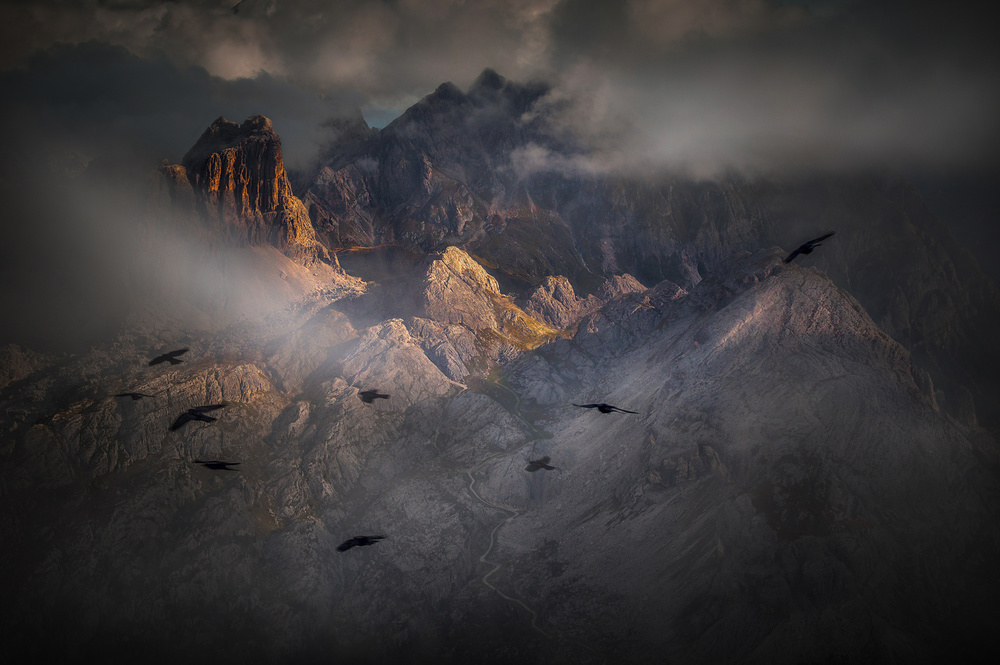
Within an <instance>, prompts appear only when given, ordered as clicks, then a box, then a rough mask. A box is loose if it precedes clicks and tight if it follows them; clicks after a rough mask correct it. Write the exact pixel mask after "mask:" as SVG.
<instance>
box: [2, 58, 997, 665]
mask: <svg viewBox="0 0 1000 665" xmlns="http://www.w3.org/2000/svg"><path fill="white" fill-rule="evenodd" d="M549 92H550V90H549V89H548V87H547V86H545V85H543V84H519V83H516V82H512V81H508V80H506V79H504V78H503V77H501V76H499V75H498V74H496V72H493V71H492V70H487V71H485V72H484V73H483V74H482V75H481V76H480V77H479V79H477V80H476V82H475V83H474V84H473V85H472V86H471V87H470V88H469V89H468V90H467V91H462V90H460V89H458V88H457V87H456V86H454V85H451V84H444V85H442V86H440V87H439V88H438V89H437V90H436V91H434V92H433V93H432V94H430V95H428V96H427V97H426V98H425V99H423V100H421V101H420V102H419V103H417V104H416V105H414V106H413V107H411V108H410V109H409V110H408V111H407V112H406V113H404V114H403V115H402V116H401V117H400V118H398V119H397V120H395V121H394V122H393V123H391V124H389V125H388V126H386V127H385V128H383V129H381V130H377V129H373V128H370V127H368V125H367V124H366V123H365V122H364V120H363V118H362V117H361V116H360V114H356V115H354V116H350V115H349V116H347V117H343V118H338V119H336V120H335V121H331V123H330V126H331V127H332V128H334V129H335V130H336V136H335V139H334V140H333V141H331V143H330V144H329V145H327V146H325V148H324V150H323V152H322V156H321V159H320V161H319V162H318V163H317V164H316V165H315V167H314V168H312V169H309V170H306V171H302V172H298V173H293V174H288V173H286V171H285V169H284V166H283V157H282V154H281V143H280V139H279V138H278V136H277V134H276V133H275V132H274V128H273V127H272V125H271V123H270V121H269V120H268V119H267V118H266V117H264V116H253V117H251V118H248V119H247V120H245V121H244V122H242V123H235V122H230V121H228V120H226V119H225V118H219V119H218V120H216V121H215V122H214V123H212V125H211V126H210V127H209V128H208V129H207V130H206V131H205V133H204V134H203V135H202V136H201V138H200V139H198V140H197V142H196V143H195V144H194V147H193V148H192V149H191V150H190V151H189V152H188V153H187V154H186V155H185V157H184V158H183V160H182V163H181V164H169V163H164V164H163V165H161V166H160V167H159V168H158V169H156V170H155V172H153V173H152V174H151V175H150V176H149V177H148V178H147V179H146V180H145V185H144V186H145V187H146V190H145V191H144V193H143V195H142V196H141V197H140V198H141V215H139V218H140V222H139V230H138V231H137V236H136V237H137V240H136V244H134V245H131V246H132V247H138V248H140V250H141V251H139V253H138V255H137V256H138V258H136V259H135V265H134V266H132V269H131V270H132V272H130V275H132V280H133V281H132V282H130V284H131V286H130V288H131V289H132V297H133V300H132V301H131V303H130V305H129V314H128V316H127V317H126V319H125V324H124V325H123V326H122V327H121V328H120V329H119V330H118V332H117V333H116V334H115V335H114V336H113V337H112V338H109V339H107V340H105V341H103V342H102V343H101V344H98V345H95V346H94V347H93V348H91V349H90V350H89V351H85V352H80V353H73V354H61V355H60V354H54V353H49V352H45V351H44V350H38V349H33V348H30V345H26V344H20V345H13V344H12V345H7V346H5V347H4V348H3V349H2V350H0V403H2V405H3V408H2V419H0V428H2V431H3V432H4V433H5V434H4V436H3V439H2V447H0V460H2V464H0V497H2V500H0V505H2V506H3V509H2V511H0V519H2V520H3V522H2V531H3V533H4V539H3V546H2V547H0V557H2V561H3V565H2V566H0V571H2V575H3V585H4V588H5V589H6V590H7V594H6V595H7V596H8V601H7V602H6V603H5V604H4V606H3V617H2V619H3V624H4V626H5V629H4V630H5V635H6V638H5V641H6V643H7V644H8V645H9V646H10V648H11V649H12V650H13V651H20V652H22V653H24V654H25V655H26V656H27V657H30V658H34V659H40V658H43V657H62V658H66V657H69V656H72V657H73V658H83V657H88V656H93V657H98V658H101V659H103V660H106V661H112V662H118V661H125V660H135V659H137V658H139V659H141V660H144V661H154V662H158V661H162V662H173V661H175V660H177V659H182V658H183V659H185V660H189V661H192V660H193V661H206V662H207V661H209V660H211V661H218V660H220V659H221V660H225V661H236V660H241V661H246V660H248V659H249V660H251V661H260V662H275V661H280V662H312V661H318V660H324V661H327V660H337V661H342V662H418V661H423V660H427V661H430V660H434V661H435V662H455V663H458V662H474V661H477V662H525V661H527V662H542V661H546V662H556V663H560V662H566V663H570V662H572V663H605V662H607V663H610V662H636V663H647V662H650V663H652V662H684V663H687V662H705V663H746V662H760V663H765V662H766V663H801V662H927V663H930V662H937V661H939V660H942V659H945V658H948V659H958V658H972V657H974V656H976V655H977V654H978V653H980V650H981V649H982V648H983V647H984V646H985V645H987V644H988V640H989V635H990V632H989V631H990V628H991V627H992V626H993V625H994V624H995V621H996V610H995V609H993V604H994V603H993V599H994V597H995V595H996V592H997V590H998V583H1000V578H998V576H997V574H996V571H995V566H994V565H993V562H994V561H995V560H996V557H997V554H998V550H1000V538H998V536H1000V533H998V530H997V526H996V525H997V524H998V523H1000V522H998V517H1000V515H998V512H1000V502H998V498H1000V497H998V490H1000V486H998V471H1000V464H998V462H1000V458H998V454H997V445H996V440H995V436H994V432H995V428H996V425H997V423H996V422H995V417H996V416H995V414H997V413H1000V410H998V409H997V408H995V407H996V406H997V400H998V399H1000V392H998V389H997V382H996V380H995V376H996V371H995V370H996V369H997V365H998V360H1000V358H998V356H997V348H996V345H995V344H992V343H991V341H990V339H991V332H992V330H993V329H994V326H995V325H996V323H997V320H998V317H1000V299H998V296H997V292H996V289H995V287H994V286H993V285H992V284H991V283H990V281H989V280H988V279H987V278H986V277H984V276H983V275H982V273H981V272H980V271H979V269H978V267H977V266H976V263H975V261H974V260H973V259H972V257H971V255H970V254H969V253H968V252H967V251H966V250H965V249H963V248H962V247H961V246H959V245H958V244H957V243H956V242H955V241H953V240H952V239H951V237H950V235H949V234H948V232H947V229H946V227H945V226H944V225H943V224H942V223H941V222H940V221H939V220H938V219H936V218H935V217H934V216H933V215H932V214H931V213H930V212H929V211H928V209H927V208H926V206H924V205H923V203H922V201H921V199H920V196H919V193H918V191H917V190H916V189H915V188H913V187H912V186H910V185H909V184H908V183H906V182H905V181H904V180H902V179H899V178H896V177H893V176H891V175H886V174H884V173H868V174H861V175H858V174H855V175H851V176H845V175H841V176H830V175H825V176H820V175H809V176H801V177H789V176H785V177H783V178H781V179H776V178H771V179H764V178H750V177H748V176H740V175H735V174H734V175H731V176H728V177H726V178H720V179H717V180H713V181H698V180H693V179H690V178H684V177H682V176H678V175H671V174H662V173H657V172H653V171H650V172H645V173H637V172H624V171H612V170H608V171H607V172H602V171H599V170H594V169H591V168H581V167H579V166H575V165H579V164H583V163H593V158H594V156H595V155H594V153H593V147H592V146H589V145H588V144H587V143H586V142H585V141H583V140H581V139H580V138H579V137H576V136H574V135H573V134H572V133H571V132H569V131H567V129H566V126H565V125H563V124H561V123H560V122H558V120H559V115H558V111H559V109H558V105H554V104H553V103H552V100H551V98H550V96H549ZM529 158H530V159H529ZM143 225H145V226H143ZM832 230H835V231H836V235H835V236H833V238H831V239H830V240H828V241H826V242H825V243H824V246H823V247H821V248H819V249H817V251H816V252H815V253H814V254H811V255H809V256H800V257H799V258H798V259H796V261H794V262H791V263H786V262H785V261H784V258H785V257H786V255H787V254H788V250H790V249H792V248H793V247H795V246H797V245H798V244H799V243H801V242H803V241H805V240H808V239H809V238H812V237H816V236H818V235H821V234H823V233H825V232H828V231H832ZM168 241H170V242H173V243H175V244H176V247H175V248H174V249H173V250H170V251H168V249H169V248H168V245H169V244H170V242H168ZM782 247H784V249H781V248H782ZM185 279H190V280H194V283H196V284H197V285H198V286H199V288H198V289H195V290H191V289H189V288H187V286H185V285H186V284H187V283H186V282H185V281H184V280H185ZM192 294H193V295H192ZM181 347H184V348H188V349H189V351H188V352H186V353H185V354H183V355H181V356H179V359H181V361H182V362H180V363H179V364H163V365H157V366H155V367H152V366H150V365H149V364H148V361H149V359H151V358H153V357H155V356H157V355H160V354H162V353H164V352H166V351H170V350H171V349H179V348H181ZM365 390H376V391H379V392H380V393H382V394H385V395H387V397H386V398H382V399H374V400H371V399H369V400H364V399H362V398H361V397H362V395H361V391H365ZM127 391H138V392H141V393H143V394H144V395H149V397H145V398H142V399H138V400H134V399H125V398H122V397H121V396H120V395H122V394H124V393H126V392H127ZM598 403H602V404H603V403H608V404H612V405H615V406H618V407H620V408H622V409H625V410H627V411H632V412H635V413H621V412H617V413H601V412H599V411H598V410H596V409H587V408H580V407H579V406H576V405H586V404H598ZM219 404H224V405H225V408H221V409H218V410H215V411H213V412H212V416H213V417H217V420H216V421H215V422H201V421H197V422H195V421H192V422H189V423H187V424H185V425H184V426H183V427H180V428H178V429H177V430H176V431H171V429H170V425H171V423H173V422H174V421H175V419H176V418H177V416H178V415H179V414H181V413H184V412H185V411H186V410H187V409H192V408H196V407H198V406H200V405H219ZM542 457H547V458H548V459H549V463H548V464H549V465H550V466H551V467H553V468H551V469H549V468H541V469H537V468H536V469H535V470H529V469H526V468H525V467H526V466H528V464H529V462H530V461H531V460H537V459H539V458H542ZM196 460H226V461H230V462H239V465H238V466H234V467H232V468H230V469H225V470H218V469H216V470H213V469H211V468H209V467H207V466H205V465H204V464H200V463H196ZM366 534H367V535H375V534H378V535H384V536H385V538H384V539H382V540H379V541H378V542H375V543H374V544H372V545H370V546H368V547H355V548H353V549H349V550H346V551H338V549H337V547H338V545H340V544H341V543H343V542H345V541H347V540H348V539H350V538H353V537H356V536H362V535H366ZM54 635H58V636H59V637H58V640H55V639H53V636H54Z"/></svg>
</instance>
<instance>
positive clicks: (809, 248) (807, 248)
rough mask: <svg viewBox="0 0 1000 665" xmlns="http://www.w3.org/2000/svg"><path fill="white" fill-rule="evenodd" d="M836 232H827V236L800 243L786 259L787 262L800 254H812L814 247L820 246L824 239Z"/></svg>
mask: <svg viewBox="0 0 1000 665" xmlns="http://www.w3.org/2000/svg"><path fill="white" fill-rule="evenodd" d="M834 233H836V231H834V232H833V233H827V234H826V235H825V236H820V237H819V238H814V239H813V240H810V241H809V242H806V243H803V244H801V245H799V246H798V248H796V249H795V250H794V251H793V252H792V253H791V254H789V255H788V257H787V258H786V259H785V263H791V262H792V261H793V260H794V259H795V257H796V256H798V255H799V254H812V253H813V250H814V249H816V248H817V247H819V246H820V245H821V244H822V243H823V241H824V240H826V239H827V238H829V237H830V236H832V235H833V234H834Z"/></svg>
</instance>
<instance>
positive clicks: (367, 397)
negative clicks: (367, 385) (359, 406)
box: [358, 390, 389, 404]
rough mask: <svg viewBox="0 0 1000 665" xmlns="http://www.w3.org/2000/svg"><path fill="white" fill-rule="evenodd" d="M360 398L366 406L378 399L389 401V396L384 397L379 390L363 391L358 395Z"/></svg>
mask: <svg viewBox="0 0 1000 665" xmlns="http://www.w3.org/2000/svg"><path fill="white" fill-rule="evenodd" d="M358 397H360V398H361V401H362V402H364V403H365V404H371V403H372V402H374V401H375V400H377V399H389V396H388V395H383V394H381V393H379V391H377V390H362V391H361V392H359V393H358Z"/></svg>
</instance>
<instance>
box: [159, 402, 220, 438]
mask: <svg viewBox="0 0 1000 665" xmlns="http://www.w3.org/2000/svg"><path fill="white" fill-rule="evenodd" d="M224 406H225V404H208V405H206V406H196V407H194V408H193V409H188V410H187V411H185V412H184V413H182V414H181V415H179V416H177V420H175V421H174V424H173V425H171V426H170V431H171V432H173V431H174V430H178V429H180V428H181V427H183V426H184V424H185V423H189V422H191V421H192V420H200V421H202V422H206V423H214V422H215V421H216V420H218V418H213V417H212V416H206V415H205V412H206V411H215V410H216V409H221V408H222V407H224Z"/></svg>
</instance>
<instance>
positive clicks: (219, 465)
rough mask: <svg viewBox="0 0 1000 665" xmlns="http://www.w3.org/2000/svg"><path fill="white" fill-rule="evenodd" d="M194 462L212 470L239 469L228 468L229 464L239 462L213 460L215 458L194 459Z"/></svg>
mask: <svg viewBox="0 0 1000 665" xmlns="http://www.w3.org/2000/svg"><path fill="white" fill-rule="evenodd" d="M213 420H214V419H213ZM194 463H195V464H201V465H202V466H204V467H205V468H207V469H212V470H213V471H239V469H230V468H229V467H231V466H236V465H237V464H239V462H220V461H219V460H215V459H213V460H208V461H202V460H200V459H196V460H195V461H194Z"/></svg>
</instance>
